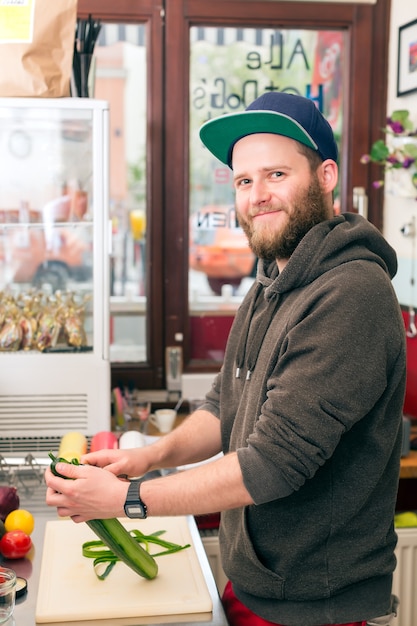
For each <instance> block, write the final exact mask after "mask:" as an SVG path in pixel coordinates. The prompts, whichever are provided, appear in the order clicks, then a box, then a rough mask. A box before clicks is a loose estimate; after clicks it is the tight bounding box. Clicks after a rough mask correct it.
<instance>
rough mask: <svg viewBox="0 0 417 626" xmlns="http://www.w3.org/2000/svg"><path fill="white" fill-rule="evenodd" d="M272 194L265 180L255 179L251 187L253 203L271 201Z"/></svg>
mask: <svg viewBox="0 0 417 626" xmlns="http://www.w3.org/2000/svg"><path fill="white" fill-rule="evenodd" d="M270 198H271V194H270V192H269V188H268V185H267V183H266V182H265V181H253V182H252V188H251V203H252V204H253V205H259V204H263V203H265V202H269V200H270Z"/></svg>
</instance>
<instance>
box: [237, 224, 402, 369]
mask: <svg viewBox="0 0 417 626" xmlns="http://www.w3.org/2000/svg"><path fill="white" fill-rule="evenodd" d="M350 261H369V262H370V263H377V264H378V265H379V266H380V267H381V268H382V269H383V270H384V272H386V273H387V274H388V276H389V277H390V278H392V277H393V276H395V273H396V271H397V255H396V253H395V250H394V249H393V248H392V247H391V246H390V245H389V244H388V243H387V241H386V240H385V239H384V238H383V236H382V235H381V233H380V232H379V230H378V229H377V228H375V226H373V225H372V224H370V223H369V222H368V220H366V219H365V218H363V217H362V216H360V215H357V214H355V213H345V214H343V215H339V216H337V217H334V218H332V219H330V220H326V221H325V222H321V223H320V224H317V225H316V226H314V227H313V228H312V229H311V230H310V231H309V232H308V233H307V234H306V235H305V236H304V237H303V239H302V240H301V242H300V243H299V244H298V246H297V248H296V249H295V251H294V252H293V254H292V255H291V257H290V259H289V261H288V263H287V265H286V266H285V268H284V270H283V271H282V273H281V274H280V273H279V271H278V266H277V263H276V261H275V259H274V260H273V261H271V260H262V259H261V260H260V261H259V262H258V268H257V275H256V282H255V284H254V285H253V297H252V298H249V299H247V301H246V302H245V303H244V304H243V305H242V315H243V317H244V323H243V326H242V333H241V339H240V342H239V344H238V347H237V351H236V378H240V373H241V371H242V368H243V367H244V364H245V363H246V365H247V374H246V378H247V380H249V379H250V377H251V373H252V372H253V370H254V368H255V365H256V362H257V359H258V355H259V351H260V347H261V345H262V342H263V340H264V337H265V334H266V333H267V331H268V328H269V326H270V324H271V320H272V319H273V317H274V316H275V315H276V312H277V310H278V308H279V306H280V301H281V299H282V298H281V296H283V295H284V294H285V293H287V292H290V291H294V290H295V289H300V288H302V287H305V286H307V285H309V284H310V283H312V282H313V281H314V280H316V279H317V278H319V277H320V276H322V275H323V274H325V273H326V272H329V271H330V270H332V269H334V268H335V267H340V266H341V265H343V264H344V263H349V262H350ZM262 302H263V304H262ZM254 321H255V323H254Z"/></svg>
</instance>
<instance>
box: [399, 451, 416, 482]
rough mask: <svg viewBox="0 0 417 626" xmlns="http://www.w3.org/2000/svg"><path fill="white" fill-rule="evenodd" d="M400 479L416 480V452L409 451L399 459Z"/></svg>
mask: <svg viewBox="0 0 417 626" xmlns="http://www.w3.org/2000/svg"><path fill="white" fill-rule="evenodd" d="M400 478H417V450H410V452H409V454H408V455H407V456H404V457H403V458H402V459H401V465H400Z"/></svg>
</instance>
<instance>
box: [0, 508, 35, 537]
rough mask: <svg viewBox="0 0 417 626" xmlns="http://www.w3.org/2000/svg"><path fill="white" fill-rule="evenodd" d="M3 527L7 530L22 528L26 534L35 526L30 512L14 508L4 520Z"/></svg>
mask: <svg viewBox="0 0 417 626" xmlns="http://www.w3.org/2000/svg"><path fill="white" fill-rule="evenodd" d="M4 528H5V529H6V531H7V532H9V531H10V530H22V531H23V532H24V533H26V534H27V535H30V534H31V533H32V531H33V529H34V528H35V519H34V517H33V515H32V513H29V511H26V509H15V510H14V511H12V512H11V513H9V514H8V516H7V517H6V519H5V520H4Z"/></svg>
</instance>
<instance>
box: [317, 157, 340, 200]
mask: <svg viewBox="0 0 417 626" xmlns="http://www.w3.org/2000/svg"><path fill="white" fill-rule="evenodd" d="M318 176H319V178H320V182H321V186H322V189H323V191H324V192H325V193H330V192H332V191H333V190H334V189H335V188H336V185H337V181H338V178H339V169H338V167H337V163H336V162H335V161H333V160H332V159H326V161H323V163H322V164H321V166H320V167H319V171H318Z"/></svg>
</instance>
